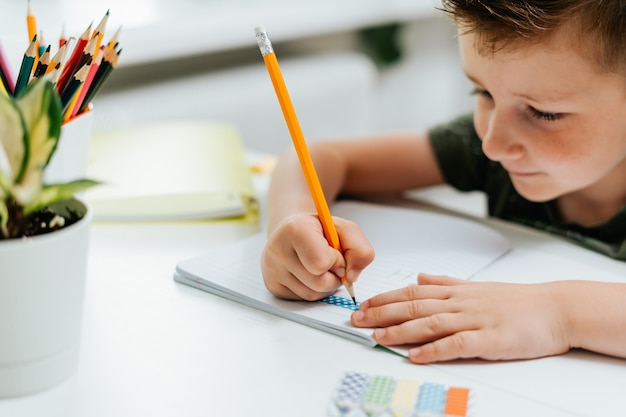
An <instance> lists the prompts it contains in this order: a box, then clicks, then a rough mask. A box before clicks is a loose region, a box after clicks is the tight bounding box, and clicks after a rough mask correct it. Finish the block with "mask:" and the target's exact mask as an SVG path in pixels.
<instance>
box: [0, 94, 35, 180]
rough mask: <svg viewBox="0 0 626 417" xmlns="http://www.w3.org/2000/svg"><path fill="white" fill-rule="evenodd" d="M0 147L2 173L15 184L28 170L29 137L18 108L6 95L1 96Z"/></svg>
mask: <svg viewBox="0 0 626 417" xmlns="http://www.w3.org/2000/svg"><path fill="white" fill-rule="evenodd" d="M0 145H1V146H2V150H1V151H0V152H1V153H2V155H0V173H3V174H4V175H6V176H7V177H9V178H11V181H12V182H13V181H14V180H15V179H16V178H18V177H21V176H22V175H23V173H24V170H25V169H26V163H27V161H28V151H29V146H28V135H27V133H26V129H25V128H24V123H23V120H22V117H21V115H20V112H19V109H18V107H17V106H16V105H15V103H14V102H13V101H12V99H11V98H10V97H8V96H6V95H4V94H0Z"/></svg>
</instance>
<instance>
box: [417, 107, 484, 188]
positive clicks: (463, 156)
mask: <svg viewBox="0 0 626 417" xmlns="http://www.w3.org/2000/svg"><path fill="white" fill-rule="evenodd" d="M428 137H429V140H430V144H431V146H432V149H433V152H434V154H435V158H436V160H437V163H438V165H439V169H440V170H441V173H442V175H443V177H444V179H445V181H446V182H447V183H448V184H450V185H451V186H453V187H455V188H457V189H459V190H461V191H485V183H486V181H487V177H486V176H487V170H488V169H489V167H488V165H489V159H488V158H487V157H486V156H485V154H484V153H483V151H482V148H481V142H480V139H479V138H478V135H477V134H476V130H475V129H474V121H473V117H472V115H471V114H467V115H463V116H460V117H458V118H456V119H454V120H452V121H451V122H449V123H446V124H441V125H438V126H435V127H433V128H431V129H430V130H429V131H428Z"/></svg>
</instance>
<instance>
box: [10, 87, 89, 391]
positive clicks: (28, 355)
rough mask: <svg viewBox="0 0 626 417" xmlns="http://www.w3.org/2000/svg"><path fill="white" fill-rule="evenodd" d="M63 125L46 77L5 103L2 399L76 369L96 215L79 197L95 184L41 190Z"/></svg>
mask: <svg viewBox="0 0 626 417" xmlns="http://www.w3.org/2000/svg"><path fill="white" fill-rule="evenodd" d="M61 124H62V108H61V101H60V97H59V95H58V93H57V92H56V90H55V88H54V85H53V84H52V83H51V82H50V81H49V80H47V79H46V78H41V79H38V80H35V81H33V82H31V83H30V84H29V85H28V87H27V88H26V89H24V90H23V91H22V92H21V93H20V94H19V95H18V96H17V97H11V96H7V95H2V96H0V396H3V397H6V396H16V395H22V394H26V393H30V392H35V391H38V390H41V389H44V388H46V387H49V386H52V385H54V384H56V383H58V382H60V381H62V380H64V379H66V378H67V377H68V376H69V375H71V374H72V373H73V371H74V369H75V366H76V363H77V358H78V347H79V346H78V345H79V340H80V337H79V330H80V323H81V316H82V300H83V288H84V282H85V275H86V265H87V263H86V261H87V244H88V235H89V233H88V232H89V228H90V223H91V213H90V211H89V209H88V207H87V206H86V205H85V204H84V203H82V202H81V201H80V200H78V199H75V198H74V195H75V193H78V192H80V191H82V190H85V189H87V188H88V187H91V186H93V185H95V184H96V182H95V181H91V180H87V179H80V180H75V181H71V182H68V183H61V184H44V183H43V178H44V170H45V169H46V166H47V165H48V162H49V161H50V159H51V157H52V155H53V154H54V152H55V150H56V149H57V144H58V142H59V138H60V136H61V132H62V129H65V127H63V128H62V126H61ZM84 139H85V140H89V138H88V137H86V138H84Z"/></svg>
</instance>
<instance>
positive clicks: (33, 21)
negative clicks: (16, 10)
mask: <svg viewBox="0 0 626 417" xmlns="http://www.w3.org/2000/svg"><path fill="white" fill-rule="evenodd" d="M26 27H27V29H28V39H29V40H31V39H33V37H35V36H36V35H37V17H35V14H34V13H33V8H32V6H31V4H30V0H28V4H27V9H26ZM36 48H37V51H39V42H37V46H36Z"/></svg>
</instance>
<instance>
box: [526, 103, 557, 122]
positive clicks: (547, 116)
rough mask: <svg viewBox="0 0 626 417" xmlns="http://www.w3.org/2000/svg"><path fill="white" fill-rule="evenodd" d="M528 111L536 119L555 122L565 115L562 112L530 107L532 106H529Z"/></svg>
mask: <svg viewBox="0 0 626 417" xmlns="http://www.w3.org/2000/svg"><path fill="white" fill-rule="evenodd" d="M528 111H529V113H530V115H531V116H532V117H534V118H535V119H539V120H545V121H548V122H554V121H556V120H559V119H560V118H561V117H563V114H562V113H552V112H545V111H541V110H537V109H535V108H534V107H530V106H529V107H528Z"/></svg>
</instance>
